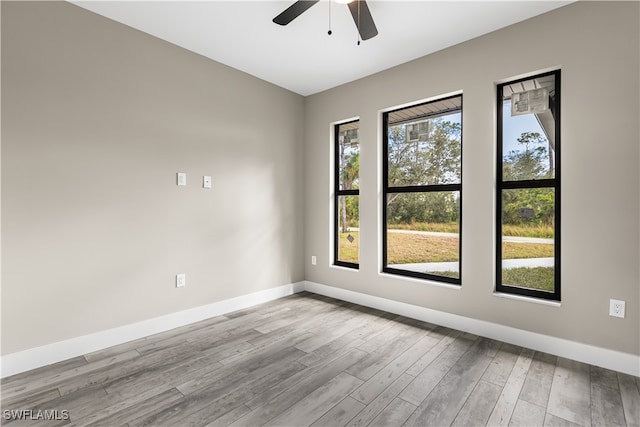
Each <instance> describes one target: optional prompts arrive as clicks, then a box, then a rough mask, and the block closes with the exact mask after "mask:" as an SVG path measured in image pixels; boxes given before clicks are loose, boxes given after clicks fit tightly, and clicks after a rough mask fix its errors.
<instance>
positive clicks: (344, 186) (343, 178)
mask: <svg viewBox="0 0 640 427" xmlns="http://www.w3.org/2000/svg"><path fill="white" fill-rule="evenodd" d="M359 126H360V122H351V123H345V124H342V125H338V147H337V150H338V163H339V174H338V179H339V189H340V190H356V189H359V188H360V183H359V181H360V142H359V141H360V139H359Z"/></svg>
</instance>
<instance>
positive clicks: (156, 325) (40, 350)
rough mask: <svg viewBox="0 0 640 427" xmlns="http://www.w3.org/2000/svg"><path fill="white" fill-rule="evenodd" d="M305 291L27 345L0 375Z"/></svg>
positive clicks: (299, 286) (286, 290) (252, 297)
mask: <svg viewBox="0 0 640 427" xmlns="http://www.w3.org/2000/svg"><path fill="white" fill-rule="evenodd" d="M303 290H304V283H303V282H299V283H293V284H289V285H284V286H278V287H275V288H271V289H266V290H264V291H259V292H255V293H252V294H248V295H242V296H239V297H235V298H230V299H227V300H223V301H218V302H215V303H212V304H208V305H203V306H200V307H195V308H192V309H189V310H184V311H179V312H176V313H171V314H167V315H165V316H160V317H156V318H153V319H149V320H144V321H142V322H137V323H133V324H131V325H126V326H121V327H118V328H114V329H109V330H106V331H101V332H96V333H94V334H90V335H84V336H81V337H77V338H71V339H68V340H64V341H59V342H55V343H52V344H47V345H43V346H41V347H36V348H30V349H28V350H24V351H19V352H17V353H11V354H7V355H6V356H2V358H1V360H0V377H2V378H4V377H7V376H10V375H15V374H18V373H20V372H25V371H28V370H31V369H35V368H39V367H41V366H46V365H50V364H52V363H56V362H61V361H63V360H67V359H71V358H73V357H78V356H82V355H84V354H88V353H91V352H94V351H98V350H102V349H105V348H107V347H111V346H114V345H118V344H122V343H125V342H128V341H133V340H136V339H139V338H143V337H146V336H149V335H153V334H157V333H159V332H164V331H168V330H170V329H173V328H177V327H180V326H185V325H188V324H191V323H195V322H199V321H201V320H205V319H209V318H211V317H214V316H220V315H223V314H226V313H231V312H232V311H236V310H241V309H243V308H247V307H251V306H254V305H257V304H261V303H264V302H268V301H272V300H275V299H278V298H282V297H285V296H288V295H292V294H294V293H297V292H301V291H303Z"/></svg>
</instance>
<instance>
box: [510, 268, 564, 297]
mask: <svg viewBox="0 0 640 427" xmlns="http://www.w3.org/2000/svg"><path fill="white" fill-rule="evenodd" d="M553 276H554V269H553V267H535V268H527V267H521V268H509V269H503V270H502V283H503V284H505V285H508V286H517V287H519V288H527V289H538V290H541V291H549V292H553V289H554V286H553V280H554V277H553Z"/></svg>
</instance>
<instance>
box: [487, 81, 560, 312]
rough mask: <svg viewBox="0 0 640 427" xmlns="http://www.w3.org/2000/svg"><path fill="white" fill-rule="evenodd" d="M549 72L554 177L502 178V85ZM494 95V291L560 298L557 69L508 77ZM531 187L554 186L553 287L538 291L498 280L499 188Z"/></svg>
mask: <svg viewBox="0 0 640 427" xmlns="http://www.w3.org/2000/svg"><path fill="white" fill-rule="evenodd" d="M551 75H553V76H554V78H555V82H554V84H555V94H554V100H553V106H552V113H553V115H554V127H555V129H554V131H555V136H554V137H555V150H554V156H555V165H554V177H553V178H545V179H527V180H518V181H504V180H503V173H502V172H503V154H504V153H503V124H504V123H503V119H502V114H503V107H504V96H503V93H504V91H503V88H504V87H505V86H507V85H512V84H516V83H520V82H523V81H528V80H532V79H537V78H541V77H547V76H551ZM496 95H497V144H496V145H497V179H496V265H495V268H496V287H495V289H496V292H500V293H504V294H512V295H520V296H526V297H533V298H539V299H544V300H551V301H560V300H561V281H560V276H561V275H560V271H561V262H560V230H561V209H560V204H561V194H560V191H561V185H560V182H561V181H560V178H561V152H562V142H561V133H560V132H561V110H562V108H561V105H562V92H561V70H560V69H557V70H553V71H549V72H545V73H540V74H535V75H530V76H527V77H522V78H518V79H515V80H510V81H508V82H504V83H500V84H498V85H497V86H496ZM531 188H552V189H554V291H553V292H548V291H542V290H537V289H530V288H523V287H517V286H508V285H504V284H502V261H503V260H502V191H503V190H521V189H531Z"/></svg>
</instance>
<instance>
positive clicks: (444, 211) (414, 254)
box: [382, 95, 462, 284]
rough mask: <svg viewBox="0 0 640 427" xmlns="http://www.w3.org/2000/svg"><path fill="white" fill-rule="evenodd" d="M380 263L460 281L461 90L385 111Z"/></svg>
mask: <svg viewBox="0 0 640 427" xmlns="http://www.w3.org/2000/svg"><path fill="white" fill-rule="evenodd" d="M383 126H384V129H383V132H384V133H383V137H384V144H383V147H384V148H383V149H384V155H383V162H384V163H383V180H384V181H383V192H384V195H383V197H384V199H383V200H384V204H383V208H382V215H383V271H385V272H387V273H393V274H399V275H403V276H410V277H418V278H424V279H431V280H437V281H441V282H447V283H454V284H460V255H461V250H460V248H461V246H460V224H461V222H460V215H461V201H462V95H457V96H452V97H448V98H444V99H439V100H437V101H433V102H428V103H425V104H420V105H415V106H411V107H407V108H402V109H399V110H395V111H390V112H387V113H385V114H384V116H383Z"/></svg>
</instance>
